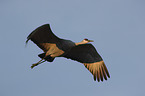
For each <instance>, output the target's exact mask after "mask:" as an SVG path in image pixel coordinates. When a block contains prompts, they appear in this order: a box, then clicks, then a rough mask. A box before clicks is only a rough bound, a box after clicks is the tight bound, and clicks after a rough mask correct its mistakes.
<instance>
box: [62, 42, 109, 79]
mask: <svg viewBox="0 0 145 96" xmlns="http://www.w3.org/2000/svg"><path fill="white" fill-rule="evenodd" d="M64 57H66V58H68V59H72V60H75V61H78V62H81V63H83V64H84V65H85V67H86V68H87V69H88V70H89V71H90V72H91V73H92V74H93V76H94V80H95V81H96V78H97V80H98V81H100V80H101V81H103V78H104V79H105V80H107V76H108V77H110V75H109V72H108V70H107V68H106V66H105V64H104V61H103V59H102V58H101V56H100V55H99V54H98V52H97V51H96V49H95V48H94V46H93V45H92V44H82V45H78V46H75V47H73V48H72V49H71V50H70V51H69V52H68V53H67V54H66V55H65V56H64Z"/></svg>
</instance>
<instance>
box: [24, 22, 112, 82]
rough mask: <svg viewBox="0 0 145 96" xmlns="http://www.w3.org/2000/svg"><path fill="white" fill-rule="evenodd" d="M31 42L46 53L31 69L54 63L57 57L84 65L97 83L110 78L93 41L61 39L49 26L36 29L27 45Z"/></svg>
mask: <svg viewBox="0 0 145 96" xmlns="http://www.w3.org/2000/svg"><path fill="white" fill-rule="evenodd" d="M29 40H31V41H33V42H34V43H35V44H36V45H37V46H38V47H39V48H41V49H42V50H43V52H44V53H42V54H39V55H38V56H39V57H40V58H41V60H40V61H39V62H37V63H35V64H32V66H31V68H33V67H35V66H37V65H39V64H41V63H43V62H45V61H48V62H52V61H53V60H54V59H55V57H65V58H67V59H72V60H75V61H78V62H80V63H83V64H84V66H85V67H86V68H87V69H88V70H89V71H90V72H91V73H92V74H93V76H94V80H95V81H96V79H97V80H98V82H99V81H100V80H101V81H103V80H104V79H105V80H107V77H109V78H110V75H109V72H108V70H107V67H106V65H105V64H104V61H103V59H102V58H101V56H100V55H99V53H98V52H97V51H96V49H95V47H94V46H93V45H92V44H90V43H89V42H93V41H92V40H88V39H84V40H83V41H81V42H78V43H74V42H72V41H70V40H65V39H61V38H59V37H57V36H56V35H55V34H54V33H53V32H52V31H51V28H50V25H49V24H45V25H42V26H40V27H38V28H36V29H35V30H34V31H33V32H32V33H30V35H29V36H28V37H27V41H26V43H27V42H28V41H29Z"/></svg>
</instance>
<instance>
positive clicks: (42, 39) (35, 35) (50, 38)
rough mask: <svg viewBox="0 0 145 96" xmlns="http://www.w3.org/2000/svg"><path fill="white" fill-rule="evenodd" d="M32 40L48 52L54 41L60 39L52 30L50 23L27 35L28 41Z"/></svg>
mask: <svg viewBox="0 0 145 96" xmlns="http://www.w3.org/2000/svg"><path fill="white" fill-rule="evenodd" d="M29 40H32V41H33V42H34V43H35V44H36V45H37V46H38V47H40V48H41V49H42V50H43V51H44V52H46V51H47V50H48V49H49V48H50V46H52V44H53V43H56V42H58V41H59V40H60V38H58V37H57V36H56V35H55V34H54V33H53V32H52V31H51V28H50V25H49V24H45V25H42V26H40V27H38V28H37V29H35V30H34V31H33V32H32V33H30V35H29V36H28V37H27V41H26V43H27V42H28V41H29Z"/></svg>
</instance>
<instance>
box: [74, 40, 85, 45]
mask: <svg viewBox="0 0 145 96" xmlns="http://www.w3.org/2000/svg"><path fill="white" fill-rule="evenodd" d="M86 43H87V42H83V41H81V42H78V43H75V45H81V44H86Z"/></svg>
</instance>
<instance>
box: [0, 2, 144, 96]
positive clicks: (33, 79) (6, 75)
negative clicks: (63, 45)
mask: <svg viewBox="0 0 145 96" xmlns="http://www.w3.org/2000/svg"><path fill="white" fill-rule="evenodd" d="M46 23H49V24H50V25H51V28H52V30H53V32H54V33H55V34H56V35H57V36H58V37H61V38H65V39H70V40H72V41H74V42H79V41H81V40H82V39H84V38H88V39H92V40H94V41H95V42H93V43H92V44H93V45H94V46H95V47H96V49H97V50H98V52H99V53H100V55H101V56H102V57H103V59H104V61H105V64H106V66H107V67H108V70H109V72H110V75H111V78H110V79H108V80H107V81H104V82H99V83H98V82H95V81H93V77H92V75H91V74H90V72H89V71H88V70H87V69H86V68H85V67H84V66H83V65H82V64H80V63H78V62H76V61H72V60H68V59H65V58H56V59H55V61H54V62H52V63H48V62H46V63H43V64H42V65H39V66H38V67H36V68H34V69H33V70H32V69H30V66H31V64H33V63H35V62H37V61H39V60H40V58H38V57H37V55H38V54H40V53H42V50H40V49H39V48H38V47H37V46H36V45H35V44H34V43H32V42H29V43H28V45H27V47H25V41H26V38H27V36H28V35H29V33H31V32H32V31H33V30H34V29H35V28H37V27H38V26H40V25H43V24H46ZM0 26H1V28H0V33H1V35H0V44H1V50H0V57H1V64H0V65H1V67H0V96H10V95H11V96H96V95H98V96H144V95H145V92H144V89H145V82H144V81H145V59H144V57H145V43H144V41H145V1H144V0H0Z"/></svg>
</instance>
